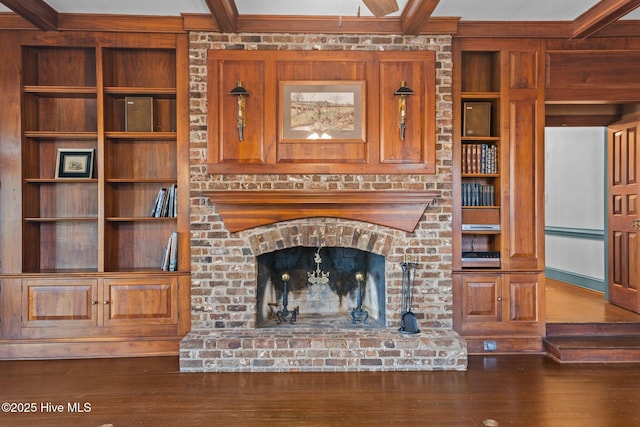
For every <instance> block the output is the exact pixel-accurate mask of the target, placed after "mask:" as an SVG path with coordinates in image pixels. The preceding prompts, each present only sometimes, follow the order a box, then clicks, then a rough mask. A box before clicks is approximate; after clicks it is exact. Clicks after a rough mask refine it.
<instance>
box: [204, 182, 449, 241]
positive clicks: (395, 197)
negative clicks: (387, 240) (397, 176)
mask: <svg viewBox="0 0 640 427" xmlns="http://www.w3.org/2000/svg"><path fill="white" fill-rule="evenodd" d="M203 194H204V195H205V196H207V197H209V199H210V200H211V202H212V203H214V204H215V205H216V209H217V210H218V213H219V214H220V216H221V217H222V219H223V220H224V223H225V226H226V227H227V228H228V229H229V231H231V232H237V231H241V230H245V229H248V228H253V227H257V226H261V225H267V224H272V223H275V222H278V221H285V220H291V219H299V218H312V217H334V218H346V219H353V220H358V221H365V222H370V223H373V224H378V225H383V226H387V227H392V228H397V229H400V230H404V231H408V232H412V231H414V230H415V227H416V225H417V224H418V222H419V221H420V218H421V217H422V215H423V214H424V211H425V210H426V209H427V207H428V206H429V205H430V204H431V203H433V201H434V199H436V198H437V197H438V196H439V195H440V193H439V192H435V191H413V192H412V191H387V192H381V191H370V192H369V191H294V190H288V191H287V190H285V191H204V192H203Z"/></svg>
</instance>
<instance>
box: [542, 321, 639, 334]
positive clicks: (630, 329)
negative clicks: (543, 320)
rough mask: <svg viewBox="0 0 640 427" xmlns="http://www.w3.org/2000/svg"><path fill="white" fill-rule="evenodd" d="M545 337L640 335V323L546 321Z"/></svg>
mask: <svg viewBox="0 0 640 427" xmlns="http://www.w3.org/2000/svg"><path fill="white" fill-rule="evenodd" d="M546 335H547V337H572V336H580V337H583V336H621V335H625V336H626V335H640V323H636V322H615V323H597V322H592V323H547V334H546Z"/></svg>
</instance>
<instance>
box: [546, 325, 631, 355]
mask: <svg viewBox="0 0 640 427" xmlns="http://www.w3.org/2000/svg"><path fill="white" fill-rule="evenodd" d="M544 346H545V350H546V351H547V355H548V356H549V357H551V358H553V359H555V360H557V361H559V362H563V363H579V362H603V363H614V362H623V363H633V362H638V363H640V323H548V324H547V336H546V338H545V339H544Z"/></svg>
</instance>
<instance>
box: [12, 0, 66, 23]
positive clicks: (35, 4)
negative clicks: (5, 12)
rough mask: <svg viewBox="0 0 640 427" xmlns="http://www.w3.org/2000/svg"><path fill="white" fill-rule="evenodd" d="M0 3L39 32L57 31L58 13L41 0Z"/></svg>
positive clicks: (13, 0)
mask: <svg viewBox="0 0 640 427" xmlns="http://www.w3.org/2000/svg"><path fill="white" fill-rule="evenodd" d="M0 3H2V4H4V5H5V6H6V7H8V8H9V9H11V10H13V11H14V12H15V13H17V14H18V15H20V16H22V17H23V18H24V19H26V20H27V21H29V22H31V23H32V24H33V25H35V26H36V27H38V28H40V29H41V30H57V29H58V11H57V10H55V9H54V8H52V7H51V6H49V5H48V4H47V3H45V2H44V1H43V0H0Z"/></svg>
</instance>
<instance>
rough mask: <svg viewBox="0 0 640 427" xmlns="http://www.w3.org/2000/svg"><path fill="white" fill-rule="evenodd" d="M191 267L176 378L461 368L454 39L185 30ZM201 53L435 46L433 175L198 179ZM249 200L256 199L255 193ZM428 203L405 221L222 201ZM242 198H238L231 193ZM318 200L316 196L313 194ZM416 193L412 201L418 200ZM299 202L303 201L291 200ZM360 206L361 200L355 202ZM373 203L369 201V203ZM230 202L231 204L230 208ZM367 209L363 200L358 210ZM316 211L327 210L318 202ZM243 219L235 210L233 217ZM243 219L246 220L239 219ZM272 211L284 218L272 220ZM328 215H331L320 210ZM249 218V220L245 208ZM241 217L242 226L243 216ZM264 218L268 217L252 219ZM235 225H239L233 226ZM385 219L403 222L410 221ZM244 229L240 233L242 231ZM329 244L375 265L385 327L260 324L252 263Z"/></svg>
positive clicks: (202, 162) (202, 174)
mask: <svg viewBox="0 0 640 427" xmlns="http://www.w3.org/2000/svg"><path fill="white" fill-rule="evenodd" d="M190 38H191V47H190V79H191V90H190V105H191V112H190V114H191V135H190V139H191V143H190V151H191V189H190V190H191V251H192V253H191V260H192V292H191V294H192V298H191V303H192V331H191V332H190V333H189V334H188V335H187V336H186V337H185V338H184V339H183V341H182V344H181V349H180V367H181V370H182V371H185V372H189V371H211V372H238V371H360V370H435V369H455V370H461V369H466V363H467V353H466V344H465V342H464V340H463V339H462V338H461V337H460V336H459V335H458V334H457V333H455V331H453V326H452V318H453V307H452V283H451V269H452V266H451V223H452V219H451V176H452V174H451V151H452V129H451V120H452V105H451V74H452V62H451V37H449V36H433V37H430V36H416V37H407V36H358V37H357V36H349V37H339V36H325V35H287V34H280V35H274V34H268V35H260V34H252V35H225V34H216V33H206V32H203V33H192V34H191V35H190ZM208 49H300V50H306V49H345V50H348V49H389V50H400V49H407V50H425V49H429V50H434V51H435V52H436V55H437V141H436V157H437V159H436V173H435V174H429V175H330V174H329V175H314V174H309V175H279V174H277V171H276V173H274V174H272V175H252V174H246V175H211V174H208V173H207V171H206V158H207V153H206V145H207V129H206V123H207V104H206V93H207V73H206V52H207V50H208ZM253 192H255V193H253ZM296 192H299V193H298V194H304V195H317V194H324V195H327V194H330V197H329V199H334V197H333V196H334V195H336V194H343V196H344V197H343V198H344V199H346V200H353V199H354V197H351V196H353V195H357V194H365V193H366V194H374V195H377V196H378V198H379V197H380V196H385V195H389V194H392V193H394V194H405V195H407V197H408V198H409V199H411V197H412V196H413V195H423V196H424V195H428V197H427V198H428V199H429V200H430V203H428V207H426V205H425V206H424V208H423V209H422V210H419V209H418V211H417V212H418V213H417V214H416V213H415V212H416V211H415V209H413V208H412V209H411V212H410V213H409V214H407V211H402V210H401V211H402V212H404V214H403V213H401V214H398V213H397V212H393V211H390V212H387V213H386V214H385V215H383V216H384V217H385V218H387V219H388V218H392V220H391V221H390V222H389V221H387V220H384V221H378V220H372V219H371V218H368V217H367V216H366V215H365V214H366V213H368V212H371V209H362V208H361V207H358V206H356V207H355V208H354V207H349V204H347V203H344V204H343V205H341V206H338V205H336V206H337V207H336V208H335V211H334V213H335V214H332V215H330V216H320V217H318V216H317V215H314V211H313V208H309V206H307V205H304V203H301V204H300V205H299V206H298V207H296V208H288V209H282V206H280V207H278V206H275V205H274V206H272V208H273V209H272V210H270V209H268V208H264V206H263V207H262V208H260V215H250V214H247V212H246V210H247V209H248V210H251V208H248V207H247V205H245V206H243V207H242V208H239V207H238V205H237V204H236V205H234V204H233V203H232V202H233V201H229V200H228V198H227V199H225V198H226V197H227V195H230V196H229V197H231V198H232V199H233V197H240V198H242V195H244V199H245V200H250V199H252V196H248V194H256V195H258V194H265V193H268V194H267V195H268V196H269V195H270V196H273V195H274V193H278V194H280V193H281V194H288V195H289V196H290V195H291V194H294V193H296ZM238 195H240V196H238ZM310 197H315V196H310ZM416 197H418V196H416ZM290 199H293V200H296V201H298V202H300V200H301V199H300V198H296V197H292V198H291V197H290ZM355 199H356V201H357V199H358V197H357V196H355ZM376 199H377V198H376V197H373V198H372V200H376ZM235 202H237V200H235ZM363 203H364V202H363ZM324 208H325V209H324V210H323V212H327V209H329V208H327V206H326V205H325V207H324ZM238 212H240V213H238ZM242 212H244V213H242ZM278 212H280V213H281V212H287V213H288V214H287V215H285V216H279V214H278ZM329 212H333V211H331V209H329ZM254 213H255V212H254ZM243 215H244V218H242V216H243ZM264 216H266V217H267V220H266V221H263V220H262V219H261V220H258V221H257V222H254V223H252V222H251V221H252V220H250V219H247V218H255V217H260V218H262V217H264ZM239 217H240V218H239ZM394 217H398V218H407V217H410V219H409V221H410V222H411V223H412V224H410V225H405V224H397V223H395V222H394V221H395V220H393V218H394ZM243 221H244V222H245V224H244V225H239V223H242V222H243ZM299 247H304V248H318V247H338V248H345V249H354V250H363V251H367V252H371V253H373V254H376V255H380V256H382V257H383V258H384V269H383V270H384V282H385V283H384V284H385V286H384V293H385V295H384V297H383V300H384V304H385V307H384V313H385V316H384V319H383V325H382V326H383V327H381V328H371V327H360V326H359V325H355V326H350V327H344V328H317V327H314V326H309V325H305V324H301V325H298V326H296V327H293V328H292V327H290V326H289V325H288V326H287V327H285V328H278V327H268V328H258V327H257V326H258V325H257V312H258V310H259V307H258V289H257V283H258V270H259V269H258V257H259V256H261V255H263V254H268V253H271V252H274V251H277V250H282V249H287V248H299ZM407 255H409V256H410V257H411V258H412V259H413V260H415V262H416V264H417V265H418V269H417V271H416V280H415V289H414V293H413V307H412V308H413V311H414V312H415V313H416V316H417V320H418V324H419V326H420V330H421V332H420V333H419V334H414V335H406V334H400V333H399V332H398V328H399V325H400V317H401V305H402V276H403V274H402V267H401V266H402V263H403V261H404V260H405V256H407Z"/></svg>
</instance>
